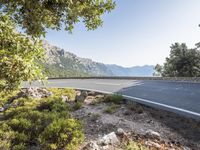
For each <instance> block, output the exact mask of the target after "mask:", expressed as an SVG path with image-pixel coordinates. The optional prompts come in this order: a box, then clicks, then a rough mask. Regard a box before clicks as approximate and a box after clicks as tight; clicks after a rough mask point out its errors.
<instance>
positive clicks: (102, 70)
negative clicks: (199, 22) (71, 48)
mask: <svg viewBox="0 0 200 150" xmlns="http://www.w3.org/2000/svg"><path fill="white" fill-rule="evenodd" d="M43 47H44V48H45V50H46V55H47V62H46V63H45V64H44V66H45V71H46V72H47V75H48V76H49V77H66V76H111V75H113V73H112V72H111V70H109V69H108V68H107V66H106V65H104V64H103V63H98V62H94V61H92V60H91V59H86V58H80V57H78V56H76V55H75V54H72V53H70V52H68V51H65V50H64V49H61V48H59V47H57V46H52V45H50V44H49V43H48V42H46V41H44V42H43Z"/></svg>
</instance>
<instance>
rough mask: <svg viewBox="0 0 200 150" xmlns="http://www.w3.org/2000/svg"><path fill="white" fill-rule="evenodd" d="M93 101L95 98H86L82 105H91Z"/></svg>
mask: <svg viewBox="0 0 200 150" xmlns="http://www.w3.org/2000/svg"><path fill="white" fill-rule="evenodd" d="M94 101H95V97H94V96H87V97H86V98H85V100H84V103H86V104H92V103H93V102H94Z"/></svg>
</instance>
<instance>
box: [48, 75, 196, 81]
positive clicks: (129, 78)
mask: <svg viewBox="0 0 200 150" xmlns="http://www.w3.org/2000/svg"><path fill="white" fill-rule="evenodd" d="M51 79H117V80H120V79H121V80H166V81H183V82H200V77H124V76H99V77H95V76H94V77H61V78H49V80H51Z"/></svg>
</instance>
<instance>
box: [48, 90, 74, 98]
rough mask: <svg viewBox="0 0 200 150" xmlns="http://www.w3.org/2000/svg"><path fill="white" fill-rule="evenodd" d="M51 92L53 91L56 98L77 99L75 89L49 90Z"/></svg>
mask: <svg viewBox="0 0 200 150" xmlns="http://www.w3.org/2000/svg"><path fill="white" fill-rule="evenodd" d="M48 90H49V91H51V92H52V93H53V95H54V97H61V96H62V95H63V96H67V97H68V98H69V99H75V97H76V91H75V90H73V89H68V88H62V89H59V88H49V89H48Z"/></svg>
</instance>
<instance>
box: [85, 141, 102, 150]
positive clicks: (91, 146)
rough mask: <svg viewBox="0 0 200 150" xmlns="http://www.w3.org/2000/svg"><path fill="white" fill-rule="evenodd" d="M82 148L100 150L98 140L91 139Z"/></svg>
mask: <svg viewBox="0 0 200 150" xmlns="http://www.w3.org/2000/svg"><path fill="white" fill-rule="evenodd" d="M82 150H100V148H99V146H98V145H97V142H96V141H90V142H89V143H88V144H87V145H86V146H85V147H84V148H83V149H82Z"/></svg>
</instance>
